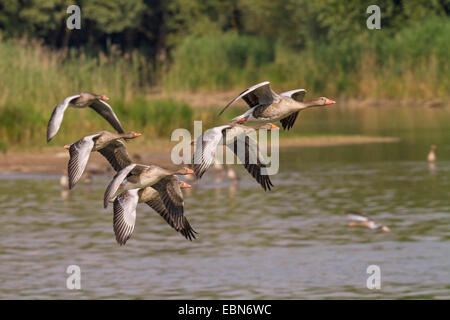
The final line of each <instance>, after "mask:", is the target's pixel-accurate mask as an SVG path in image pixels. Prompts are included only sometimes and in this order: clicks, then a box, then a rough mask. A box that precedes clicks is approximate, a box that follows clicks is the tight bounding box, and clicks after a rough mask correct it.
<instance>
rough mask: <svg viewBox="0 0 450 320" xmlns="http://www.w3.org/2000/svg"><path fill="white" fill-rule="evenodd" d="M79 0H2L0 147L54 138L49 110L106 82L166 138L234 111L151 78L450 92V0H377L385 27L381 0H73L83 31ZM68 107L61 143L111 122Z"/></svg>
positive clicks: (341, 91) (131, 119) (430, 95)
mask: <svg viewBox="0 0 450 320" xmlns="http://www.w3.org/2000/svg"><path fill="white" fill-rule="evenodd" d="M73 2H74V1H71V0H69V1H65V0H49V1H37V0H27V1H19V0H0V149H2V150H6V149H7V148H8V147H9V146H14V145H22V146H27V145H32V144H34V145H44V144H45V130H46V124H47V121H48V118H49V116H50V114H51V112H52V109H53V108H54V107H55V105H56V104H57V103H59V102H60V101H61V100H62V99H63V98H64V97H66V96H68V95H72V94H74V93H78V92H80V91H92V92H95V93H101V94H106V95H108V96H109V97H110V98H111V104H112V106H113V108H114V109H115V110H116V111H117V113H118V116H119V117H120V119H121V121H122V122H123V123H124V124H126V126H125V127H126V128H133V129H134V130H140V131H143V132H144V133H145V134H148V135H150V136H160V137H168V135H169V134H170V132H171V131H172V130H173V129H175V128H178V127H185V128H190V126H191V125H192V122H193V120H194V119H202V120H204V121H205V122H206V124H205V125H213V124H216V123H221V122H223V121H224V119H218V118H217V115H216V112H215V111H217V110H218V109H217V106H211V107H212V108H201V109H199V108H193V107H192V106H191V104H192V103H191V102H190V101H185V102H180V101H177V100H172V99H169V100H166V99H161V98H159V99H155V98H154V94H153V93H154V92H155V88H157V89H158V90H159V91H164V92H167V93H168V94H169V96H170V93H171V92H175V91H176V92H179V91H183V92H200V93H204V94H205V95H207V94H214V93H216V92H221V91H223V90H228V91H229V90H242V89H244V88H246V87H248V86H250V85H253V84H255V83H258V82H260V81H264V80H269V81H271V82H272V83H273V85H274V86H275V87H276V88H277V89H279V90H281V89H286V90H288V89H292V88H299V87H302V88H306V89H307V90H308V96H311V97H312V96H315V95H321V96H328V97H331V98H349V99H394V100H419V101H424V100H426V99H430V100H433V99H443V98H446V97H448V96H449V88H450V72H449V71H450V70H449V52H450V45H449V43H450V41H449V39H450V19H449V13H450V1H449V0H431V1H430V0H428V1H426V0H409V1H401V0H397V1H387V0H379V1H377V3H376V4H377V5H379V6H380V8H381V18H382V19H381V27H382V29H381V30H368V29H367V27H366V19H367V17H368V16H369V15H368V14H367V13H366V8H367V6H369V5H370V4H373V3H372V2H373V1H357V0H351V1H339V0H322V1H308V0H286V1H274V0H234V1H221V0H168V1H156V0H147V1H144V0H115V1H100V0H90V1H76V4H78V5H79V6H80V7H81V16H82V22H81V30H72V31H70V30H68V29H67V28H66V19H67V17H68V16H69V14H67V13H66V9H67V7H68V6H69V5H71V4H74V3H73ZM70 111H73V110H70ZM70 111H69V112H70ZM233 112H236V113H237V112H238V111H230V113H233ZM71 115H73V113H70V114H67V115H66V117H65V119H64V123H63V126H64V130H61V132H60V133H59V134H58V136H57V138H56V139H55V141H56V143H60V142H64V143H67V142H68V141H69V142H70V141H71V140H74V139H78V138H79V137H80V132H85V133H89V132H94V131H97V130H99V129H101V128H105V123H104V121H103V120H102V119H100V117H98V115H96V114H95V113H93V112H78V113H77V114H76V116H71ZM233 115H234V114H229V115H227V116H229V118H231V116H233Z"/></svg>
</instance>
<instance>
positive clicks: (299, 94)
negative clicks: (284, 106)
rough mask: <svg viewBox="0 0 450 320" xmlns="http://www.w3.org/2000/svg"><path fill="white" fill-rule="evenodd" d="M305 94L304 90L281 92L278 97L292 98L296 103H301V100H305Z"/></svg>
mask: <svg viewBox="0 0 450 320" xmlns="http://www.w3.org/2000/svg"><path fill="white" fill-rule="evenodd" d="M305 94H306V90H305V89H295V90H290V91H286V92H282V93H280V96H282V97H288V98H292V99H294V100H295V101H298V102H303V99H305Z"/></svg>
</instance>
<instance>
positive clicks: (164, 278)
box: [0, 111, 450, 299]
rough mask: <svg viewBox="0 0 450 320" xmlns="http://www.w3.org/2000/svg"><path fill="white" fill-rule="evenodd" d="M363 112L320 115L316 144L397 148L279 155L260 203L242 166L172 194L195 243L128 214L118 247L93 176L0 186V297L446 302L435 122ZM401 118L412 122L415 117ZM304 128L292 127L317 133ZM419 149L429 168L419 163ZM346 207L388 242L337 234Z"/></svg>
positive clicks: (449, 255)
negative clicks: (68, 184) (376, 226)
mask: <svg viewBox="0 0 450 320" xmlns="http://www.w3.org/2000/svg"><path fill="white" fill-rule="evenodd" d="M370 112H372V115H374V117H375V118H376V120H370V121H366V122H362V123H363V124H364V125H363V124H361V121H362V118H361V117H364V118H365V117H368V116H367V114H366V113H365V114H364V115H363V114H362V113H361V114H360V115H358V114H357V113H355V112H353V113H350V114H349V118H350V119H351V120H352V121H353V123H356V124H357V125H352V126H348V121H349V120H348V118H346V117H344V116H343V115H342V114H340V113H339V114H337V115H335V116H330V117H331V118H327V119H326V121H325V123H328V126H326V128H328V130H329V132H324V133H338V134H339V133H364V134H380V135H389V136H399V137H401V138H402V140H401V142H399V143H389V144H367V145H354V146H335V147H320V148H316V147H310V148H291V149H288V150H281V159H280V172H279V173H278V174H277V175H276V176H274V177H273V178H272V181H273V183H274V185H275V188H274V190H273V191H272V192H264V191H263V190H262V189H261V188H260V187H259V186H258V185H256V183H254V182H253V181H252V180H251V178H250V176H249V175H248V174H247V173H246V172H244V170H243V169H242V168H238V169H239V173H240V176H241V181H240V182H239V185H234V184H229V183H228V181H226V180H225V181H223V182H219V183H218V182H216V177H215V175H214V174H213V173H212V172H210V173H209V174H207V175H205V177H204V178H203V179H202V180H200V182H199V183H198V184H197V185H196V186H195V187H194V188H192V189H191V190H188V191H189V192H187V193H185V212H186V215H187V216H188V218H189V219H190V222H191V224H192V225H193V227H194V228H195V229H196V230H197V231H198V232H199V234H198V239H197V240H195V241H192V242H190V241H187V240H185V239H184V238H183V237H182V236H181V235H179V234H177V233H176V232H175V231H173V230H172V229H171V228H169V227H168V225H167V224H166V223H165V222H164V221H163V220H162V219H161V218H160V217H159V215H158V214H156V213H155V212H153V211H152V210H151V209H150V208H148V207H147V206H146V205H145V204H140V205H139V207H138V212H137V221H136V228H135V231H134V234H133V236H132V238H131V239H130V240H129V241H128V243H127V244H126V245H125V246H123V247H119V246H118V245H117V244H116V242H115V239H114V234H113V230H112V209H111V208H109V210H104V209H103V207H102V196H103V192H104V187H105V184H106V183H107V179H108V177H106V176H104V177H96V179H95V180H94V183H93V184H92V185H83V184H80V185H78V186H77V187H76V188H75V190H74V191H72V192H71V193H70V194H69V195H67V194H65V193H64V192H63V191H62V190H61V187H60V185H59V177H58V176H55V175H23V174H10V175H1V176H0V298H2V299H7V298H23V299H37V298H40V299H50V298H56V299H79V298H83V299H86V298H100V299H108V298H117V299H129V298H131V299H155V298H163V299H166V298H169V299H184V298H186V299H199V298H204V299H209V298H211V299H220V298H231V299H269V298H274V299H313V298H319V299H322V298H328V299H333V298H358V299H368V298H387V299H397V298H426V299H429V298H446V299H449V298H450V219H449V214H450V197H449V191H450V180H449V177H450V139H449V138H450V137H449V134H448V132H449V130H445V132H444V131H443V130H444V129H447V128H448V127H441V126H440V124H442V123H443V122H444V120H443V119H441V118H442V117H441V116H440V115H439V114H438V115H437V116H436V115H435V116H434V117H435V118H434V119H436V120H435V121H436V122H432V121H429V120H430V119H429V118H428V119H427V121H428V122H427V123H429V124H430V125H429V127H423V126H422V127H419V128H418V127H416V126H412V125H411V124H410V123H409V124H407V125H406V124H405V125H403V126H402V125H398V126H397V125H396V124H393V123H392V121H393V120H389V119H390V116H389V115H388V113H387V112H384V111H370ZM427 112H431V111H427ZM436 112H438V113H439V112H443V111H436ZM413 113H414V114H415V116H413V119H414V121H415V122H414V123H419V124H420V123H421V122H420V119H421V118H422V119H424V118H425V117H424V116H422V115H421V114H420V112H418V111H414V112H413ZM445 115H446V116H448V113H445ZM314 117H318V116H317V115H316V116H311V118H308V116H305V117H304V119H300V121H299V123H297V124H296V125H297V126H300V124H301V120H304V124H305V126H304V127H306V128H308V126H313V125H314V124H316V125H317V126H319V125H320V124H321V122H319V121H318V120H317V119H315V118H314ZM332 117H334V118H337V119H341V121H335V120H336V119H334V120H333V119H332ZM429 117H431V116H429ZM369 119H372V118H370V117H369ZM449 119H450V117H447V118H446V120H447V122H446V123H449V122H448V120H449ZM384 120H386V121H388V122H387V123H384V124H383V123H382V122H383V121H384ZM389 121H390V122H389ZM398 121H400V122H401V123H404V122H402V120H398ZM330 128H331V129H330ZM361 128H364V130H363V129H361ZM325 131H326V130H325ZM431 143H436V144H438V150H437V154H438V162H437V163H436V165H435V166H429V165H428V163H427V162H426V160H425V159H426V155H427V152H428V148H429V145H430V144H431ZM346 210H356V211H360V212H362V213H364V214H367V215H370V216H371V217H373V218H374V219H375V220H379V221H380V222H382V223H384V224H386V225H387V226H389V228H390V229H391V232H389V233H384V232H377V231H375V232H374V231H371V230H369V229H366V228H358V227H354V228H350V227H349V226H348V221H347V219H346V216H345V211H346ZM69 265H78V266H79V267H80V268H81V287H82V289H81V290H68V289H67V288H66V279H67V277H68V276H69V275H68V274H67V273H66V269H67V267H68V266H69ZM370 265H377V266H379V268H380V271H381V289H379V290H377V289H373V290H371V289H368V288H367V286H366V281H367V278H368V277H369V276H370V275H369V274H367V268H368V266H370Z"/></svg>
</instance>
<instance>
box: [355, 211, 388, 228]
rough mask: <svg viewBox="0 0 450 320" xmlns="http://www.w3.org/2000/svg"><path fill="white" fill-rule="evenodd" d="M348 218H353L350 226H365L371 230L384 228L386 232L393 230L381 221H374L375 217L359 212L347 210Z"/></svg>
mask: <svg viewBox="0 0 450 320" xmlns="http://www.w3.org/2000/svg"><path fill="white" fill-rule="evenodd" d="M347 218H348V219H350V220H353V221H352V222H350V223H349V226H350V227H354V226H364V227H367V228H369V229H371V230H382V231H384V232H389V231H391V230H390V229H389V228H388V227H386V226H384V225H382V224H381V223H378V222H376V221H374V220H373V219H371V218H369V217H367V216H364V215H362V214H360V213H358V212H353V211H349V212H347Z"/></svg>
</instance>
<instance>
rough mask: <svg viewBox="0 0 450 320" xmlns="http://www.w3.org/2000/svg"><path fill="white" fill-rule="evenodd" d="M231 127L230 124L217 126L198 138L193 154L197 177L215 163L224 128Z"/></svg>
mask: <svg viewBox="0 0 450 320" xmlns="http://www.w3.org/2000/svg"><path fill="white" fill-rule="evenodd" d="M230 127H231V126H230V125H224V126H220V127H215V128H212V129H209V130H206V131H205V133H203V134H202V135H201V136H199V137H198V138H197V141H196V143H195V151H194V154H193V156H192V163H193V168H194V173H195V176H196V177H197V179H200V178H201V177H202V176H203V174H204V173H205V172H206V171H207V170H208V168H209V167H210V166H211V164H212V163H213V161H214V159H215V156H216V149H217V146H218V145H219V143H220V141H221V140H222V137H223V130H226V129H228V128H230Z"/></svg>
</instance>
